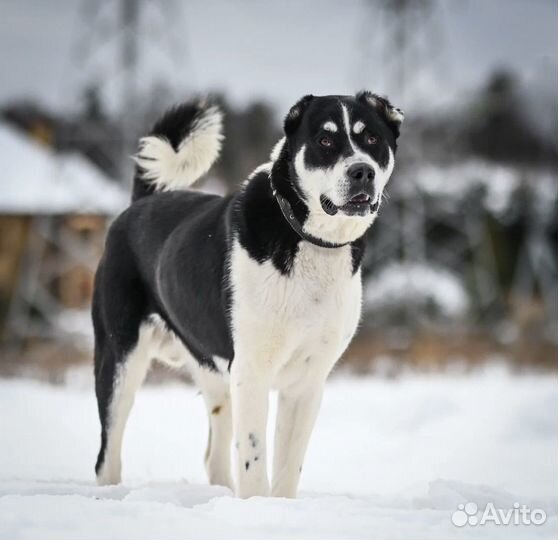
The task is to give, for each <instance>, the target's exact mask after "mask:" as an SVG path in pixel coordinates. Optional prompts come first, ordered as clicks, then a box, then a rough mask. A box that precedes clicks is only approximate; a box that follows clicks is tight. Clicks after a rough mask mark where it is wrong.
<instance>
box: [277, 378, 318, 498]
mask: <svg viewBox="0 0 558 540" xmlns="http://www.w3.org/2000/svg"><path fill="white" fill-rule="evenodd" d="M323 389H324V383H323V382H322V381H313V382H312V384H309V385H304V386H300V385H296V386H295V387H290V388H287V389H284V390H281V391H280V392H279V400H278V406H277V424H276V427H275V451H274V456H273V487H272V491H271V494H272V495H273V496H274V497H296V490H297V487H298V481H299V479H300V473H301V472H302V462H303V461H304V454H305V453H306V448H307V446H308V441H309V440H310V435H311V433H312V429H313V427H314V423H315V421H316V417H317V415H318V411H319V409H320V404H321V401H322V395H323Z"/></svg>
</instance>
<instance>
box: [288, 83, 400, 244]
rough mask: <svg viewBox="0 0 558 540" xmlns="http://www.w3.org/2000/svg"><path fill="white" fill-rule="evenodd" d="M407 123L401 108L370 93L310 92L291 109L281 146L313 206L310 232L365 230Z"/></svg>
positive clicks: (294, 178) (302, 194) (296, 181)
mask: <svg viewBox="0 0 558 540" xmlns="http://www.w3.org/2000/svg"><path fill="white" fill-rule="evenodd" d="M402 121H403V113H402V111H401V110H400V109H398V108H396V107H394V106H393V105H392V104H391V103H390V102H389V101H388V100H387V99H386V98H383V97H379V96H377V95H375V94H372V93H370V92H361V93H359V94H357V95H356V96H355V97H352V96H323V97H318V96H311V95H309V96H305V97H303V98H302V99H301V100H299V101H298V102H297V103H296V104H295V105H294V106H293V107H292V108H291V110H290V111H289V113H288V114H287V117H286V118H285V123H284V131H285V139H284V141H283V142H282V143H281V145H280V148H279V150H280V151H282V150H283V149H284V150H286V152H285V153H286V154H287V155H288V159H289V162H290V163H289V167H290V174H289V176H290V178H291V182H292V184H293V187H294V189H295V190H296V191H297V193H298V195H299V196H300V197H301V198H302V199H303V200H304V202H305V203H306V205H307V206H308V211H309V218H308V220H307V224H306V228H309V227H312V228H313V229H314V230H313V231H309V232H312V233H313V234H317V233H319V231H316V230H315V229H316V228H318V229H322V232H323V235H329V236H330V238H329V239H330V240H334V238H332V237H331V236H332V234H333V236H337V237H338V238H335V239H336V240H340V239H341V240H343V239H344V240H345V241H346V240H351V239H353V238H341V237H343V236H347V235H348V236H349V237H350V236H354V235H356V234H358V235H361V234H363V232H364V231H365V230H366V228H367V227H368V226H369V225H370V224H371V223H372V222H373V220H374V218H375V216H376V214H377V211H378V207H379V205H380V201H381V198H382V193H383V190H384V187H385V185H386V183H387V181H388V180H389V177H390V175H391V173H392V171H393V166H394V159H395V150H396V147H397V144H396V140H397V137H398V136H399V126H400V125H401V122H402ZM326 218H327V221H326ZM336 223H337V224H338V225H339V227H341V228H342V229H343V231H344V232H343V231H341V233H340V236H339V234H338V235H335V228H336ZM347 225H349V226H348V227H347ZM323 235H322V236H323Z"/></svg>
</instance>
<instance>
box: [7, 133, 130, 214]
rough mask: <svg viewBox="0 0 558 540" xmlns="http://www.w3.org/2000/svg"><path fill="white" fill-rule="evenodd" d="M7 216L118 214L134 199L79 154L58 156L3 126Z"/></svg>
mask: <svg viewBox="0 0 558 540" xmlns="http://www.w3.org/2000/svg"><path fill="white" fill-rule="evenodd" d="M0 150H1V155H2V178H3V182H2V194H1V195H0V212H1V213H4V214H63V213H101V214H108V215H110V214H115V213H117V212H119V211H121V210H123V209H124V208H125V207H126V205H127V204H128V200H129V195H128V194H127V193H125V192H124V190H123V189H122V188H120V187H119V186H117V185H116V184H115V183H114V182H111V181H110V180H109V179H108V178H107V177H106V176H105V175H104V174H103V173H101V172H100V171H99V170H98V169H97V168H95V167H94V166H93V165H92V164H90V163H89V162H88V161H87V160H86V159H85V158H83V157H82V156H79V155H77V154H55V153H54V152H53V151H51V150H50V149H48V148H47V147H45V146H40V145H39V144H37V143H35V142H33V141H32V140H30V139H29V138H28V137H25V136H24V135H22V134H20V133H18V132H17V131H15V130H14V129H13V128H10V127H8V126H7V125H5V124H0Z"/></svg>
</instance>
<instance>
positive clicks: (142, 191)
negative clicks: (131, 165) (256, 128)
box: [132, 100, 223, 201]
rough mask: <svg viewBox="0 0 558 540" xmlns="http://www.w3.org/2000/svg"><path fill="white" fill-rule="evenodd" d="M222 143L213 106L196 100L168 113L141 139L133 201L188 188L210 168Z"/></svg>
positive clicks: (220, 126)
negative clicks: (161, 192) (155, 193)
mask: <svg viewBox="0 0 558 540" xmlns="http://www.w3.org/2000/svg"><path fill="white" fill-rule="evenodd" d="M222 141H223V114H222V112H221V110H220V109H219V108H218V107H217V106H216V105H211V104H208V103H206V102H205V101H203V100H196V101H190V102H187V103H183V104H182V105H178V106H176V107H174V108H172V109H170V110H168V111H167V112H166V113H165V114H164V115H163V116H162V117H161V118H160V119H159V120H158V121H157V122H156V123H155V125H154V126H153V129H152V130H151V132H150V133H149V135H147V136H146V137H142V138H141V139H140V143H139V149H138V152H137V154H136V155H135V156H134V159H135V161H136V164H137V169H136V175H135V178H134V190H133V194H132V201H135V200H137V199H139V198H141V197H145V196H147V195H150V194H151V193H153V192H155V191H172V190H180V189H186V188H188V187H189V186H191V185H192V184H193V183H194V182H195V181H196V180H197V179H198V178H199V177H200V176H202V175H203V174H204V173H206V172H207V171H208V170H209V168H210V167H211V165H213V163H214V162H215V160H216V159H217V157H218V156H219V152H220V150H221V143H222Z"/></svg>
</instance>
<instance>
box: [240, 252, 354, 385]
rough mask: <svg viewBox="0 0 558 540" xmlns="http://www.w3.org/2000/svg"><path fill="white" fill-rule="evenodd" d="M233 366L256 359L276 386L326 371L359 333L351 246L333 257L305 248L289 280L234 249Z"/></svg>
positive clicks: (330, 253)
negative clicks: (270, 372)
mask: <svg viewBox="0 0 558 540" xmlns="http://www.w3.org/2000/svg"><path fill="white" fill-rule="evenodd" d="M231 281H232V290H233V305H232V327H233V338H234V341H235V361H237V360H240V361H242V356H243V355H249V356H250V357H251V358H255V357H257V358H258V362H259V363H260V365H261V366H262V367H263V366H266V367H268V368H269V369H271V371H272V372H273V375H274V382H275V384H276V385H283V384H288V383H289V382H290V381H291V380H296V379H297V378H300V377H303V376H304V375H305V374H308V375H310V374H311V372H312V371H313V370H318V371H321V370H325V371H329V369H331V366H332V365H333V364H334V363H335V362H336V361H337V359H338V358H339V356H341V354H342V353H343V351H344V350H345V348H346V347H347V345H348V344H349V342H350V340H351V338H352V337H353V335H354V332H355V330H356V327H357V324H358V320H359V317H360V309H361V296H362V287H361V279H360V273H359V272H357V273H356V274H355V275H353V273H352V258H351V248H350V247H349V246H346V247H343V248H339V249H335V250H329V249H324V248H317V247H315V246H312V245H310V244H307V243H303V244H302V245H301V246H300V249H299V251H298V253H297V255H296V257H295V260H294V264H293V270H292V272H291V274H290V275H289V276H285V275H283V274H281V273H280V272H279V271H278V270H277V269H276V268H275V267H274V266H273V264H272V263H271V262H270V261H267V262H264V263H262V264H259V263H258V262H256V261H255V260H254V259H252V258H251V257H250V256H249V255H248V253H247V252H246V251H245V250H244V249H243V248H242V247H240V246H239V245H238V244H235V246H234V248H233V252H232V257H231Z"/></svg>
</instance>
